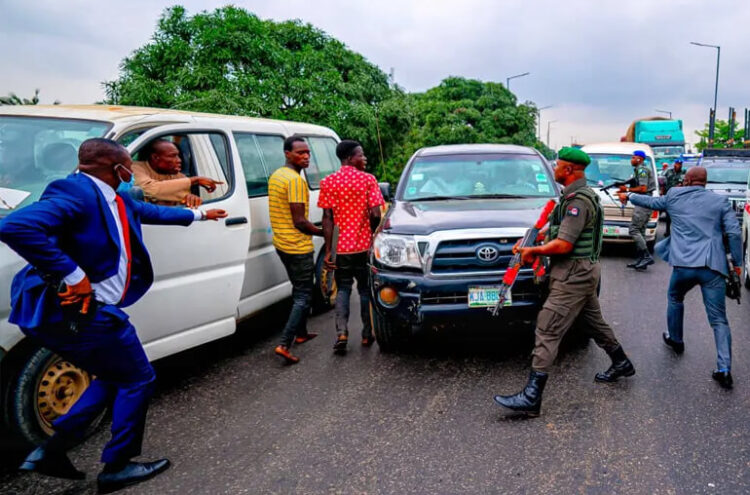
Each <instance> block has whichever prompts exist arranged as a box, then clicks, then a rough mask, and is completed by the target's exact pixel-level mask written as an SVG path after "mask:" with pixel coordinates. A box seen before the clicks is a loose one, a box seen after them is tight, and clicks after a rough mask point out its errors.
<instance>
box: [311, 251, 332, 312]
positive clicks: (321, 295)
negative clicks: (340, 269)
mask: <svg viewBox="0 0 750 495" xmlns="http://www.w3.org/2000/svg"><path fill="white" fill-rule="evenodd" d="M323 257H324V254H323V251H322V250H321V252H320V254H319V255H318V261H317V262H316V263H315V288H314V289H313V300H312V311H313V314H316V315H318V314H321V313H325V312H326V311H329V310H330V309H331V308H333V306H334V305H335V304H336V293H337V290H336V281H335V280H334V281H333V287H332V290H331V294H330V295H329V296H326V290H325V288H326V282H327V280H328V276H329V275H331V274H330V273H329V272H328V271H327V270H324V269H323Z"/></svg>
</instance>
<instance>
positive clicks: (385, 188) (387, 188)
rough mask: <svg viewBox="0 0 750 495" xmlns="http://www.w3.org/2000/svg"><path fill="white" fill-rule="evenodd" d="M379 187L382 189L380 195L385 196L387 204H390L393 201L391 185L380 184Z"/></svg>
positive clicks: (386, 183)
mask: <svg viewBox="0 0 750 495" xmlns="http://www.w3.org/2000/svg"><path fill="white" fill-rule="evenodd" d="M378 187H380V194H382V195H383V199H384V200H385V202H386V203H387V202H389V201H390V200H391V185H390V184H389V183H388V182H378Z"/></svg>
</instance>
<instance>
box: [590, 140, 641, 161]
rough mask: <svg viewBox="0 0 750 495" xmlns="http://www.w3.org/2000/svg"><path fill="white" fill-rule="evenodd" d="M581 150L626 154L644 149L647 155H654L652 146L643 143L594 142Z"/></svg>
mask: <svg viewBox="0 0 750 495" xmlns="http://www.w3.org/2000/svg"><path fill="white" fill-rule="evenodd" d="M581 150H583V151H585V152H586V153H616V154H624V155H625V154H626V155H632V154H633V152H634V151H636V150H642V151H644V152H645V153H646V155H647V156H649V157H651V158H653V157H654V151H653V150H652V149H651V146H649V145H647V144H643V143H623V142H619V143H594V144H587V145H586V146H584V147H583V148H581Z"/></svg>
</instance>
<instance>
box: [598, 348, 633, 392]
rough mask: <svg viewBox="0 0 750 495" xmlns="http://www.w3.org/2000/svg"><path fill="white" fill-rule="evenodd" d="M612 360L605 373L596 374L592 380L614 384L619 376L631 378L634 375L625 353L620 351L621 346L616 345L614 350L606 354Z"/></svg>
mask: <svg viewBox="0 0 750 495" xmlns="http://www.w3.org/2000/svg"><path fill="white" fill-rule="evenodd" d="M608 354H609V357H610V358H611V359H612V366H610V367H609V369H608V370H607V371H603V372H601V373H597V374H596V376H595V377H594V380H596V381H597V382H606V383H612V382H616V381H617V379H618V378H620V377H621V376H633V375H635V368H634V367H633V363H631V362H630V359H628V357H627V356H626V355H625V351H623V350H622V346H621V345H618V346H617V348H616V349H615V350H613V351H612V352H610V353H608Z"/></svg>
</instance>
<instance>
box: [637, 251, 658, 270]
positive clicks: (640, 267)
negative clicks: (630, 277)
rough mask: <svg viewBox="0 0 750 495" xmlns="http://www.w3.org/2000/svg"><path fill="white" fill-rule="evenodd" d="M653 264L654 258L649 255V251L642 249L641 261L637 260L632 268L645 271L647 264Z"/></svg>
mask: <svg viewBox="0 0 750 495" xmlns="http://www.w3.org/2000/svg"><path fill="white" fill-rule="evenodd" d="M653 264H654V258H652V257H651V253H649V252H648V251H644V252H643V257H642V258H641V261H639V262H638V263H637V264H636V265H635V266H634V267H633V268H635V269H636V270H638V271H639V272H641V271H645V270H646V268H648V266H649V265H653Z"/></svg>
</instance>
